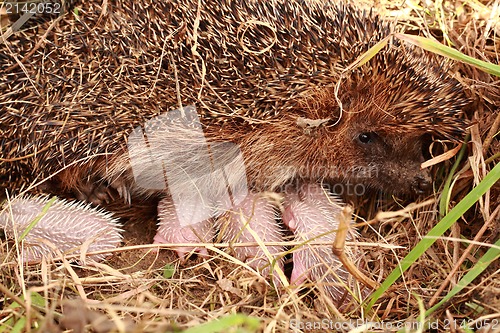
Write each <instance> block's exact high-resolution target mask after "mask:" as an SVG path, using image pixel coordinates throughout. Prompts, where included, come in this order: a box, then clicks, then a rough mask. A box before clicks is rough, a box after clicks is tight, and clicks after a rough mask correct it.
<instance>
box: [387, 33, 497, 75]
mask: <svg viewBox="0 0 500 333" xmlns="http://www.w3.org/2000/svg"><path fill="white" fill-rule="evenodd" d="M395 36H396V37H397V38H399V39H402V40H404V41H407V42H408V43H411V44H413V45H416V46H419V47H421V48H423V49H424V50H427V51H430V52H433V53H437V54H440V55H442V56H445V57H447V58H451V59H454V60H458V61H462V62H465V63H467V64H470V65H472V66H474V67H476V68H479V69H480V70H482V71H485V72H486V73H488V74H493V75H496V76H500V65H495V64H492V63H490V62H486V61H482V60H479V59H476V58H473V57H470V56H468V55H465V54H463V53H462V52H460V51H457V50H455V49H453V48H451V47H449V46H446V45H443V44H441V43H439V42H436V41H434V40H432V39H429V38H425V37H421V36H413V35H407V34H400V33H397V34H395Z"/></svg>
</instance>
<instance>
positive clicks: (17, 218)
mask: <svg viewBox="0 0 500 333" xmlns="http://www.w3.org/2000/svg"><path fill="white" fill-rule="evenodd" d="M13 218H14V219H13ZM37 218H39V220H38V221H37V222H36V223H34V226H33V227H32V229H31V230H29V231H28V232H27V234H26V235H25V237H24V239H23V240H22V244H23V251H22V260H23V261H35V260H39V259H41V258H42V257H46V258H49V257H55V256H57V255H58V253H63V254H71V255H76V254H81V251H82V250H83V249H85V251H86V252H93V251H102V250H112V249H114V248H116V247H117V246H118V245H119V244H120V243H121V240H122V236H121V232H122V230H121V229H120V228H119V227H118V223H117V220H116V219H114V218H113V216H112V215H111V214H110V213H107V212H105V211H104V210H102V209H97V208H93V207H91V206H90V205H89V204H84V203H76V202H69V201H66V200H62V199H56V198H54V199H49V197H48V196H34V197H29V196H22V197H18V198H15V199H14V200H12V201H10V202H8V203H7V204H5V205H4V209H3V210H2V212H1V213H0V228H3V229H4V231H5V234H6V236H7V237H9V238H16V239H19V237H20V236H21V235H22V234H23V233H24V232H25V231H26V230H27V229H28V228H30V225H31V224H32V223H33V222H34V221H35V219H37ZM107 255H109V253H107V254H95V255H92V256H90V258H91V259H93V260H97V261H100V260H103V259H104V258H105V257H106V256H107ZM77 259H79V257H78V258H77Z"/></svg>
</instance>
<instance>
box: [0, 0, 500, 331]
mask: <svg viewBox="0 0 500 333" xmlns="http://www.w3.org/2000/svg"><path fill="white" fill-rule="evenodd" d="M104 2H106V1H104ZM415 3H416V2H415ZM426 3H428V5H427V6H425V8H419V7H418V6H414V7H410V6H409V5H408V4H406V3H405V4H403V2H401V3H397V4H396V3H395V2H391V3H386V2H385V1H378V2H377V5H376V6H377V10H378V11H380V12H381V13H382V14H384V15H385V16H387V17H389V18H390V19H395V20H396V19H397V20H398V21H399V22H400V24H401V25H404V26H405V27H406V30H407V31H419V32H421V33H422V34H424V35H426V36H435V37H437V38H438V39H439V40H440V41H443V42H445V43H446V42H447V41H448V40H450V41H453V43H454V47H455V48H457V49H459V50H460V51H462V52H463V53H465V54H468V55H471V56H473V57H475V58H478V59H482V60H489V61H491V62H494V63H498V59H499V57H500V46H499V41H498V36H499V35H500V22H499V19H498V18H499V15H500V12H499V11H498V6H499V4H498V2H494V1H490V2H487V1H483V3H482V4H481V3H478V2H472V1H470V2H467V3H466V4H464V5H462V4H461V3H460V2H456V3H453V2H446V3H445V5H443V4H442V3H441V2H438V1H436V2H431V1H427V2H426ZM421 5H422V4H421ZM493 9H495V10H496V12H494V11H493ZM0 13H1V12H0ZM0 20H1V21H2V25H4V24H7V26H9V24H11V22H9V21H8V19H7V17H6V16H5V15H2V16H0ZM52 22H53V21H52ZM37 24H38V23H37ZM39 24H41V26H43V27H45V28H44V29H46V30H44V29H42V30H40V31H38V33H37V34H33V31H30V30H29V29H28V30H27V31H25V32H23V34H26V35H27V36H29V35H30V34H31V36H35V35H37V36H39V35H41V34H42V33H43V32H44V31H48V29H51V28H50V22H46V23H42V22H40V23H39ZM34 26H36V24H33V27H34ZM48 27H49V28H48ZM48 32H49V31H48ZM49 33H50V32H49ZM33 38H35V37H33ZM37 38H38V37H37ZM27 52H29V50H27ZM27 54H28V53H27ZM25 56H26V55H18V59H19V60H20V63H19V65H20V66H22V64H21V63H22V62H24V60H22V59H23V57H25ZM28 58H29V57H28ZM0 60H1V57H0ZM26 61H29V60H26ZM0 65H1V66H2V68H1V71H2V72H3V73H8V70H9V69H8V68H5V67H3V64H0ZM3 73H2V75H3ZM152 75H154V74H152ZM456 76H457V78H458V79H459V80H461V82H462V83H463V84H464V86H465V87H467V89H468V94H469V95H470V96H471V97H472V98H474V100H475V105H474V108H473V110H471V112H470V114H469V117H470V118H471V119H473V120H474V122H473V125H472V126H471V131H470V133H471V136H470V142H469V144H468V148H469V149H468V150H467V152H466V155H465V157H464V158H463V159H462V160H461V161H460V163H459V165H458V169H457V172H456V173H455V175H456V176H454V182H453V189H452V191H451V194H450V199H449V202H450V204H449V206H450V207H453V206H454V205H455V204H456V203H458V202H459V201H460V200H462V199H463V198H464V197H465V195H466V194H467V193H469V192H470V191H471V189H472V188H473V186H475V185H476V184H477V183H478V182H479V181H480V180H481V179H482V178H483V177H484V176H485V174H486V173H487V171H488V170H490V169H492V168H493V166H494V165H496V164H497V162H498V159H499V156H498V153H499V151H500V141H499V140H498V138H497V137H495V135H496V134H497V133H498V131H499V123H500V113H499V110H500V79H499V78H497V77H493V76H491V75H488V74H485V73H483V72H481V71H479V70H477V69H474V68H472V67H470V66H466V65H462V64H456ZM1 93H5V92H1ZM1 112H6V111H1ZM453 161H454V160H453V159H452V160H450V161H447V162H444V163H442V164H440V165H438V166H435V167H434V173H435V179H436V182H435V191H434V194H433V195H432V196H429V197H427V198H419V199H418V200H416V201H415V202H410V201H408V200H406V201H404V200H401V199H398V198H394V197H387V196H386V197H381V196H379V195H376V194H373V195H371V196H366V197H363V198H354V199H352V198H351V199H352V200H354V204H355V207H356V214H357V216H359V218H358V219H357V222H362V221H367V222H368V223H367V224H364V225H361V226H360V228H359V230H360V232H361V234H362V239H361V241H362V242H364V243H360V244H358V245H357V246H359V247H360V249H362V251H363V253H364V258H363V261H364V262H365V264H366V269H365V271H367V272H369V275H370V276H371V278H372V279H374V280H376V281H378V282H382V281H384V280H385V278H386V277H387V276H388V275H389V273H390V272H391V271H393V270H395V269H397V268H398V265H399V264H400V262H401V260H402V259H403V258H404V257H405V256H406V255H407V254H408V253H409V251H410V250H411V249H413V248H414V247H415V245H416V244H417V243H418V242H419V240H420V239H421V238H422V236H423V235H425V234H426V233H427V232H428V231H429V230H430V229H431V228H432V227H433V226H434V225H435V224H436V223H437V221H439V220H440V219H441V217H440V215H439V214H440V213H439V202H440V195H441V193H442V190H443V186H444V185H443V184H444V181H445V179H446V178H447V177H448V175H449V174H450V170H451V167H452V164H453ZM405 207H406V208H405ZM499 207H500V186H499V184H496V185H494V186H493V187H491V188H490V190H488V191H487V193H486V194H485V195H484V196H483V197H482V199H481V200H480V202H479V203H477V204H476V205H474V206H473V208H471V209H470V210H469V211H467V213H466V214H464V215H463V217H462V218H461V219H459V220H458V221H457V223H455V224H454V225H453V226H452V228H451V229H450V230H449V231H448V232H446V233H445V234H444V236H443V237H440V239H438V240H437V241H436V242H435V244H434V245H433V246H432V247H431V248H430V249H429V250H427V251H426V252H425V254H424V255H422V256H421V257H420V258H419V259H418V260H417V262H416V263H414V264H413V265H411V267H410V269H409V270H408V271H406V272H405V273H404V275H403V278H402V279H399V280H397V282H395V283H394V284H393V285H392V286H391V287H390V288H389V290H388V291H387V292H385V293H384V294H383V295H382V297H381V298H380V299H379V300H378V301H377V302H376V303H375V306H374V307H373V308H372V310H371V311H369V312H365V311H364V307H363V306H362V305H359V304H349V305H347V306H346V307H345V308H344V309H342V311H339V310H338V309H336V308H335V307H334V306H333V304H331V301H330V300H329V299H328V298H326V297H324V296H323V295H322V294H321V293H319V292H318V291H317V290H316V288H314V284H307V285H304V288H303V289H302V290H300V291H298V290H296V289H286V288H285V289H278V290H276V289H274V288H271V287H270V286H269V285H268V283H267V282H266V281H264V280H262V278H261V277H259V276H258V275H257V274H255V273H253V272H251V271H250V270H248V269H247V268H246V267H245V266H244V265H242V264H241V263H239V262H238V261H237V260H236V259H234V258H231V257H230V256H228V255H226V254H224V253H223V252H222V250H220V249H221V247H220V246H218V245H217V244H215V245H213V244H209V249H210V253H211V256H210V258H208V259H206V260H202V259H201V258H194V259H191V260H188V261H186V262H180V261H179V260H178V259H177V258H176V256H175V255H174V254H173V252H171V251H161V252H159V253H157V252H154V251H153V248H152V247H151V246H148V245H141V244H149V243H150V241H151V238H152V236H153V235H154V229H155V223H156V222H155V218H154V204H151V205H147V204H144V206H141V207H140V209H139V208H138V209H137V211H138V213H137V217H136V218H134V217H132V218H131V219H130V220H129V221H127V223H126V224H125V230H126V233H125V244H124V247H123V248H120V249H117V250H116V251H115V253H114V254H113V256H111V257H110V259H109V260H107V261H106V262H104V263H100V264H91V263H89V264H88V265H87V266H84V267H79V266H75V265H73V264H70V263H69V262H68V261H67V260H63V261H59V262H43V263H40V264H37V265H32V266H26V265H22V264H19V263H18V262H17V261H16V252H15V247H13V246H12V244H11V243H8V242H4V241H2V244H1V247H0V258H1V262H0V288H1V289H0V291H1V292H2V294H3V295H1V297H0V303H1V304H3V310H1V311H0V327H1V328H0V332H8V331H11V330H12V331H14V330H15V329H17V331H18V332H21V331H37V330H38V331H41V332H59V331H62V328H61V326H64V327H66V328H72V329H73V331H74V332H85V331H89V332H108V331H111V330H115V331H119V332H180V331H183V330H186V332H198V331H197V330H196V329H197V326H198V325H200V324H202V323H207V322H211V321H212V320H214V319H221V318H225V321H222V322H221V325H222V327H223V328H222V329H220V330H216V329H215V328H213V326H212V328H211V327H204V328H203V329H202V330H200V332H215V331H220V332H230V331H234V332H237V331H238V332H256V331H258V332H260V331H263V332H290V331H294V330H293V327H292V324H293V323H294V322H295V323H297V322H301V323H302V324H303V325H305V326H299V329H297V330H296V331H310V332H313V331H318V332H319V331H323V329H325V328H329V327H330V328H331V327H338V326H324V325H325V324H327V325H338V323H340V322H349V320H351V323H356V320H358V319H359V320H361V321H362V322H368V321H370V322H383V323H385V324H386V325H388V324H393V325H395V324H396V323H405V322H407V323H414V322H417V321H418V318H419V317H420V316H421V314H422V311H423V310H422V306H423V308H424V309H428V308H430V307H431V305H432V304H435V303H436V301H438V300H439V299H440V298H442V297H443V296H444V295H446V293H447V292H448V291H449V290H451V288H452V287H453V286H455V285H456V283H457V282H458V281H459V280H460V279H461V277H462V276H464V275H465V274H466V273H467V272H468V270H469V269H470V268H471V267H472V266H474V264H475V263H476V262H477V261H478V259H479V258H480V257H481V256H482V255H483V254H484V253H485V252H486V251H487V250H488V248H489V246H491V244H493V243H495V241H497V240H498V233H499V231H500V226H499V217H500V212H499V210H500V208H499ZM131 209H133V208H131ZM381 211H382V212H386V213H388V214H381V213H380V212H381ZM124 214H125V213H124ZM145 216H146V217H145ZM468 240H473V241H474V242H469V241H468ZM454 267H456V269H455V270H454V271H453V269H454ZM499 272H500V265H499V262H498V260H497V261H496V262H493V263H492V264H490V265H489V267H488V268H487V269H486V270H485V271H484V273H483V274H481V275H480V276H479V277H478V278H477V279H475V280H474V281H473V282H472V283H470V284H468V285H467V287H466V288H465V289H464V290H463V291H462V292H460V293H459V294H458V295H456V296H455V297H454V298H453V299H452V300H451V301H450V302H448V303H446V304H444V305H443V306H441V307H440V308H439V309H438V310H437V311H436V312H434V313H433V314H432V316H431V317H430V318H429V320H430V323H431V324H433V323H435V322H436V320H439V321H440V324H439V327H438V331H446V329H445V327H444V325H445V324H446V322H447V321H448V322H456V323H459V324H460V323H462V322H466V323H471V322H474V321H476V323H477V325H478V326H480V325H481V323H486V322H490V323H494V322H495V320H496V322H497V323H498V324H497V326H496V329H497V331H499V330H500V279H499ZM440 287H443V288H444V289H443V290H440ZM431 303H432V304H431ZM62 313H64V316H62ZM236 314H243V315H246V316H237V315H236ZM228 316H229V317H228ZM252 318H257V319H258V321H259V322H258V324H257V327H256V328H255V327H254V325H253V322H252V320H251V319H252ZM16 323H17V324H16ZM238 323H239V324H241V325H239V327H240V328H239V329H237V328H235V327H236V326H235V325H236V324H238ZM242 323H244V324H242ZM308 323H309V324H308ZM335 323H337V324H335ZM358 323H359V321H358ZM313 324H314V325H315V327H310V326H308V325H313ZM12 325H17V326H15V328H8V327H9V326H12ZM85 325H87V326H86V328H85V329H84V326H85ZM231 326H234V327H233V328H230V327H231ZM242 327H246V328H242ZM343 327H346V326H345V325H344V326H343ZM352 328H354V327H352ZM382 328H384V327H382ZM385 328H387V326H386V327H385ZM190 329H191V330H190ZM372 331H377V329H372ZM379 331H381V330H379ZM457 331H460V330H459V329H457Z"/></svg>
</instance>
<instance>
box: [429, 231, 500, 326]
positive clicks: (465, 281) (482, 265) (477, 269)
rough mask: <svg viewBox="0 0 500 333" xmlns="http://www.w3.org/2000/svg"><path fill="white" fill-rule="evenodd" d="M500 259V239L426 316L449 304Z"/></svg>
mask: <svg viewBox="0 0 500 333" xmlns="http://www.w3.org/2000/svg"><path fill="white" fill-rule="evenodd" d="M499 258H500V239H499V240H497V242H496V243H495V245H494V246H493V247H491V248H490V249H489V250H488V251H487V252H486V253H485V254H484V255H483V256H482V257H481V258H479V260H478V261H477V263H476V264H475V265H474V267H472V268H471V269H470V270H469V271H468V272H467V274H465V275H464V276H463V277H462V278H461V279H460V281H459V282H458V283H457V285H456V286H455V287H453V289H452V290H450V292H449V293H448V294H447V295H446V296H445V297H444V298H443V299H442V300H441V301H439V303H437V304H436V305H434V306H433V307H432V308H430V309H429V310H427V312H426V313H425V315H426V316H429V315H431V314H432V313H433V312H434V311H435V310H436V309H437V308H439V307H440V306H441V305H443V303H445V302H447V301H448V300H450V298H452V297H453V296H455V295H456V294H458V293H459V292H460V291H461V290H462V289H464V288H465V287H466V286H468V285H469V284H470V283H471V282H472V281H473V280H474V279H475V278H477V277H478V276H479V274H481V273H482V272H483V271H484V270H485V269H486V268H487V267H488V266H489V265H490V264H491V263H492V262H494V261H495V260H497V259H499Z"/></svg>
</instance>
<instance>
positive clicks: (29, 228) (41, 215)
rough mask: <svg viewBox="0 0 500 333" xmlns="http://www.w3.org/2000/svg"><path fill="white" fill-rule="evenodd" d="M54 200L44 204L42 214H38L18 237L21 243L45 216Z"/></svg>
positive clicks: (54, 198)
mask: <svg viewBox="0 0 500 333" xmlns="http://www.w3.org/2000/svg"><path fill="white" fill-rule="evenodd" d="M56 199H57V198H56V197H53V198H52V199H50V200H49V202H47V204H45V206H43V209H42V212H41V213H40V214H38V216H37V217H35V218H34V219H33V221H31V223H30V224H29V226H28V227H27V228H26V229H25V230H24V231H23V233H22V234H21V236H20V237H19V241H22V240H23V239H24V238H25V237H26V235H28V234H29V232H30V231H31V229H33V228H34V227H35V226H36V225H37V223H38V222H39V221H40V220H41V219H42V218H43V217H44V216H45V214H47V212H48V211H49V208H50V207H51V206H52V205H53V204H54V201H56Z"/></svg>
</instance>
